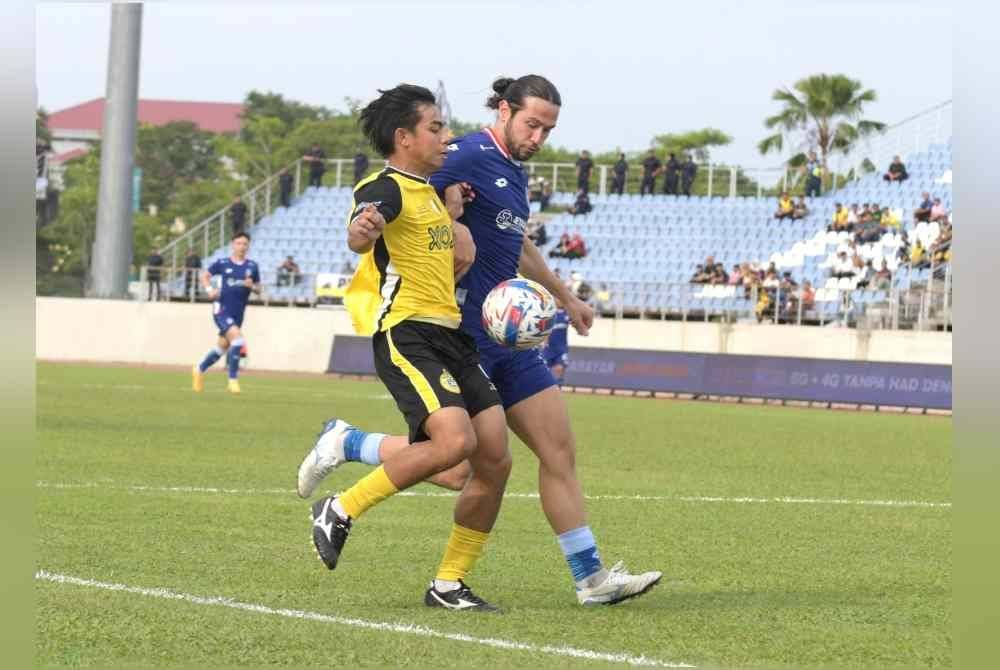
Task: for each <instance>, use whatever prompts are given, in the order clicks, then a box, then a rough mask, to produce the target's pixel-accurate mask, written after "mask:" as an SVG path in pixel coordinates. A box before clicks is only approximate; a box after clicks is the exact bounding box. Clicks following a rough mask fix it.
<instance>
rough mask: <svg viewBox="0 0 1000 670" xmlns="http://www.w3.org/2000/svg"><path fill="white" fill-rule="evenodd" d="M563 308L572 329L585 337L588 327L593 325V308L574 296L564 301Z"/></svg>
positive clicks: (588, 331) (588, 330)
mask: <svg viewBox="0 0 1000 670" xmlns="http://www.w3.org/2000/svg"><path fill="white" fill-rule="evenodd" d="M564 306H565V309H566V316H567V317H569V322H570V323H571V324H573V329H574V330H576V332H577V333H579V334H580V335H583V336H584V337H586V336H587V335H588V334H589V333H590V327H591V326H593V325H594V308H593V307H591V306H590V305H588V304H587V303H585V302H584V301H582V300H580V299H579V298H577V297H576V296H575V295H574V296H571V297H570V298H569V299H568V300H566V301H565V303H564Z"/></svg>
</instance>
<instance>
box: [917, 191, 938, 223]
mask: <svg viewBox="0 0 1000 670" xmlns="http://www.w3.org/2000/svg"><path fill="white" fill-rule="evenodd" d="M933 208H934V201H933V200H931V194H930V193H928V192H927V191H924V192H923V195H922V196H921V202H920V206H919V207H917V208H916V209H915V210H913V220H914V221H930V220H931V210H932V209H933Z"/></svg>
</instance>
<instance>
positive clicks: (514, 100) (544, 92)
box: [486, 74, 562, 114]
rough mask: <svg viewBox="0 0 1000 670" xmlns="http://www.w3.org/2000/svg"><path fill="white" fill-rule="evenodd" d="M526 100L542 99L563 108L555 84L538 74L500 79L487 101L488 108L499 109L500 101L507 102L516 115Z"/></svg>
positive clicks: (497, 80)
mask: <svg viewBox="0 0 1000 670" xmlns="http://www.w3.org/2000/svg"><path fill="white" fill-rule="evenodd" d="M525 98H541V99H542V100H547V101H548V102H551V103H552V104H553V105H556V106H557V107H562V97H561V96H560V95H559V91H558V90H557V89H556V87H555V84H553V83H552V82H551V81H549V80H548V79H546V78H545V77H543V76H541V75H537V74H526V75H524V76H523V77H518V78H517V79H512V78H510V77H499V78H498V79H496V80H495V81H494V82H493V95H491V96H490V97H489V98H488V99H487V100H486V106H487V107H489V108H490V109H499V108H500V101H501V100H506V101H507V104H509V105H510V106H511V108H512V109H513V110H514V113H515V114H516V113H517V110H519V109H521V108H522V107H524V99H525Z"/></svg>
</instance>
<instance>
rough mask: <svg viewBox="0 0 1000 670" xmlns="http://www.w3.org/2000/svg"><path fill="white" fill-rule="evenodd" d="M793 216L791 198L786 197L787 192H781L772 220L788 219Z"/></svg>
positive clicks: (793, 209) (793, 207)
mask: <svg viewBox="0 0 1000 670" xmlns="http://www.w3.org/2000/svg"><path fill="white" fill-rule="evenodd" d="M794 214H795V205H793V204H792V198H791V196H789V195H788V191H782V192H781V197H779V198H778V210H777V211H776V212H775V213H774V218H776V219H790V218H792V216H793V215H794Z"/></svg>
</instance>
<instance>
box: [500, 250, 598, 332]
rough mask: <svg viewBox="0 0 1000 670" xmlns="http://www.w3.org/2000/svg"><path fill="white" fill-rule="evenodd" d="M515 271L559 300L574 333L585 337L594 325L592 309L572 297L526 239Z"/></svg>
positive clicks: (539, 252)
mask: <svg viewBox="0 0 1000 670" xmlns="http://www.w3.org/2000/svg"><path fill="white" fill-rule="evenodd" d="M517 269H518V271H519V272H520V273H521V274H522V275H524V276H525V277H527V278H528V279H531V280H532V281H536V282H538V283H539V284H541V285H542V286H544V287H545V288H547V289H548V290H549V293H551V294H552V295H553V296H555V297H556V298H558V299H559V302H561V303H562V304H563V307H564V308H565V310H566V315H567V316H568V317H569V320H570V323H572V324H573V328H574V329H575V330H576V332H578V333H579V334H580V335H587V334H588V333H589V332H590V327H591V326H592V325H594V308H593V307H591V306H590V305H588V304H587V303H585V302H584V301H582V300H580V299H579V298H577V297H576V296H575V295H573V292H572V291H570V290H569V288H568V287H567V286H566V285H565V284H563V283H562V281H561V280H560V279H559V277H557V276H555V274H553V273H552V270H550V269H549V266H548V265H546V263H545V258H544V257H543V256H542V252H541V251H539V250H538V247H536V246H535V243H534V242H532V241H531V240H529V239H528V238H527V237H525V238H524V243H523V244H522V245H521V262H520V263H519V265H518V268H517Z"/></svg>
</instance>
